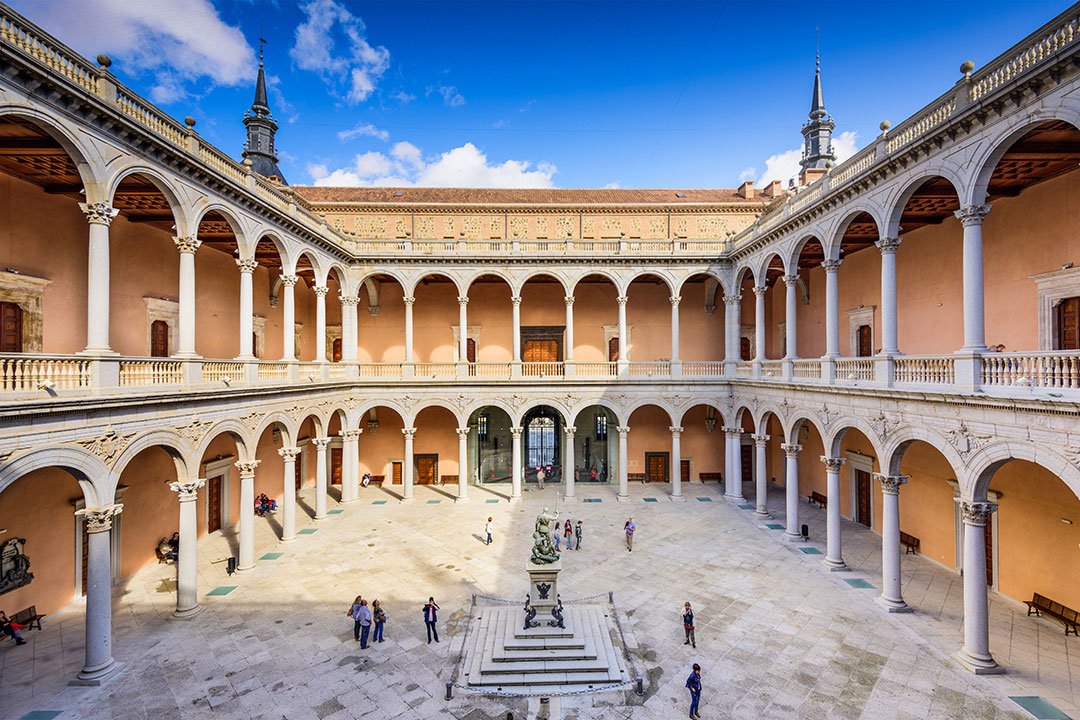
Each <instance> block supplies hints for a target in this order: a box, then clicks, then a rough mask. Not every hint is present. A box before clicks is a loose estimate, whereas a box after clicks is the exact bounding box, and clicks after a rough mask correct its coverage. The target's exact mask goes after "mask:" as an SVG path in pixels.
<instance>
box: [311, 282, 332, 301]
mask: <svg viewBox="0 0 1080 720" xmlns="http://www.w3.org/2000/svg"><path fill="white" fill-rule="evenodd" d="M311 290H312V292H314V293H315V296H316V297H321V298H324V297H326V293H328V292H330V288H328V287H327V286H326V285H316V286H315V287H313V288H311Z"/></svg>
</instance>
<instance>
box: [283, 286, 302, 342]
mask: <svg viewBox="0 0 1080 720" xmlns="http://www.w3.org/2000/svg"><path fill="white" fill-rule="evenodd" d="M299 279H300V278H299V277H297V276H296V275H282V276H281V296H282V303H281V308H282V312H281V335H282V337H281V347H282V348H283V349H284V350H283V352H282V354H281V359H282V360H286V361H292V360H295V359H296V303H295V295H294V293H293V289H294V288H295V287H296V283H297V281H298V280H299Z"/></svg>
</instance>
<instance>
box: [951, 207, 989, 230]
mask: <svg viewBox="0 0 1080 720" xmlns="http://www.w3.org/2000/svg"><path fill="white" fill-rule="evenodd" d="M989 214H990V206H989V205H966V206H964V207H962V208H960V209H959V210H956V211H955V212H953V215H955V216H956V217H957V218H959V220H960V224H961V225H963V226H964V227H969V226H971V225H982V223H983V219H984V218H986V216H987V215H989Z"/></svg>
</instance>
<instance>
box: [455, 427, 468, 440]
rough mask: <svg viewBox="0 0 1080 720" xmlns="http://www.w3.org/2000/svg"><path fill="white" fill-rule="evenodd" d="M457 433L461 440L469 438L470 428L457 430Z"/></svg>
mask: <svg viewBox="0 0 1080 720" xmlns="http://www.w3.org/2000/svg"><path fill="white" fill-rule="evenodd" d="M456 432H457V434H458V437H459V438H467V437H469V428H467V427H461V428H457V429H456Z"/></svg>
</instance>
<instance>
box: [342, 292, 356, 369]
mask: <svg viewBox="0 0 1080 720" xmlns="http://www.w3.org/2000/svg"><path fill="white" fill-rule="evenodd" d="M339 299H340V300H341V360H342V361H343V362H355V361H356V348H357V345H359V339H358V338H357V331H356V305H357V303H359V302H360V298H356V297H346V296H339Z"/></svg>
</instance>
